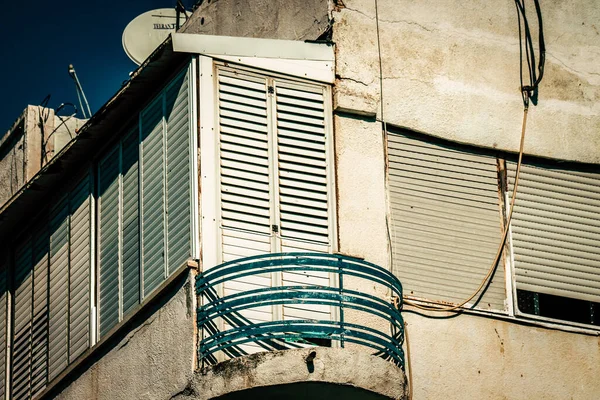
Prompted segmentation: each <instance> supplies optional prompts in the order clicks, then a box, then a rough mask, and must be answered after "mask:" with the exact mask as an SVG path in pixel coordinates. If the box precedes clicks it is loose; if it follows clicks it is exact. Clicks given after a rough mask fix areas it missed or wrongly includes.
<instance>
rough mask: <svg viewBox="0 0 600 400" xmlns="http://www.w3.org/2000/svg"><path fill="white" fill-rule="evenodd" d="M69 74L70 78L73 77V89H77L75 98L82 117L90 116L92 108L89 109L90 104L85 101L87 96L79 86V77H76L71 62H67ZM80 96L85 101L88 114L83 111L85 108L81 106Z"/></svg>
mask: <svg viewBox="0 0 600 400" xmlns="http://www.w3.org/2000/svg"><path fill="white" fill-rule="evenodd" d="M69 75H71V78H73V81H74V82H75V89H76V90H77V98H78V99H79V107H81V113H82V114H83V118H90V117H91V116H92V110H90V105H89V103H88V101H87V98H86V97H85V93H83V88H82V87H81V83H79V79H78V78H77V74H76V73H75V68H74V67H73V64H69ZM82 98H83V101H84V102H85V106H86V107H87V113H88V115H86V113H85V110H86V109H85V108H83V103H82V102H81V99H82Z"/></svg>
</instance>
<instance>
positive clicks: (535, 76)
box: [515, 0, 546, 108]
mask: <svg viewBox="0 0 600 400" xmlns="http://www.w3.org/2000/svg"><path fill="white" fill-rule="evenodd" d="M534 4H535V12H536V17H537V20H538V47H539V48H538V51H539V59H538V62H537V66H536V57H535V48H534V46H533V38H532V35H531V29H530V27H529V20H528V19H527V13H526V9H525V0H515V6H516V8H517V20H518V25H519V57H520V70H519V72H520V79H521V94H522V97H523V105H524V106H525V108H527V107H528V106H529V101H530V100H531V102H532V103H533V104H534V105H535V104H537V98H538V89H539V84H540V82H541V81H542V78H543V76H544V64H545V62H546V44H545V41H544V27H543V20H542V11H541V8H540V4H539V0H534ZM521 22H522V24H523V25H522V26H521ZM523 36H524V38H523ZM523 39H524V40H523ZM523 41H524V42H525V43H523ZM523 52H524V53H525V59H526V61H527V72H528V74H529V84H528V85H525V84H524V82H523Z"/></svg>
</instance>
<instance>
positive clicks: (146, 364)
mask: <svg viewBox="0 0 600 400" xmlns="http://www.w3.org/2000/svg"><path fill="white" fill-rule="evenodd" d="M193 291H194V284H193V280H192V278H191V275H190V277H188V276H187V274H184V276H182V277H181V278H179V279H178V281H177V282H176V283H175V287H174V288H173V289H172V290H169V291H167V293H164V294H161V296H160V297H162V298H164V299H168V300H166V301H165V303H162V302H161V303H159V304H157V305H156V306H155V310H154V311H152V312H151V314H150V315H146V316H144V320H143V321H141V322H140V323H138V324H137V325H136V326H135V327H134V328H133V329H132V330H131V331H130V332H128V333H127V334H126V335H125V336H124V337H122V338H121V339H119V341H118V342H117V343H115V344H114V345H112V348H111V349H110V350H109V351H108V353H107V354H103V355H100V356H99V357H100V358H99V359H98V360H97V361H96V362H95V363H94V364H93V365H92V366H90V367H89V368H87V369H86V370H85V372H83V373H82V374H81V375H80V376H78V377H75V378H74V380H73V382H72V383H71V384H70V385H69V386H68V387H66V388H65V389H64V390H63V391H62V393H60V394H59V395H58V396H57V397H56V398H57V399H61V400H82V399H86V400H88V399H89V400H96V399H98V400H100V399H106V400H121V399H122V400H130V399H148V400H154V399H169V398H171V397H172V396H175V395H177V394H178V393H179V392H181V391H182V390H183V389H184V388H185V386H186V385H187V383H188V381H189V379H190V378H191V377H192V374H193V371H194V368H195V365H194V363H195V357H194V355H195V351H196V349H195V340H194V337H195V327H194V321H195V319H194V315H195V312H196V310H195V309H194V306H193V304H194V303H193V298H194V293H193Z"/></svg>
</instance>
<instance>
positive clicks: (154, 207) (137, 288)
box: [98, 68, 192, 337]
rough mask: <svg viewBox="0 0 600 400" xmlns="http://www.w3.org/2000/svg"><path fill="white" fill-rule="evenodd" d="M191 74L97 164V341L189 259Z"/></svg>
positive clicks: (152, 106) (184, 74)
mask: <svg viewBox="0 0 600 400" xmlns="http://www.w3.org/2000/svg"><path fill="white" fill-rule="evenodd" d="M189 75H190V72H189V69H187V68H186V69H185V70H184V72H182V73H181V74H180V75H179V76H178V77H177V78H176V79H174V80H173V81H172V82H171V83H170V84H169V85H168V86H167V87H166V88H165V90H163V91H162V92H161V93H160V94H159V95H158V96H156V98H154V99H153V100H152V101H151V102H150V104H149V105H148V106H147V107H146V108H145V109H144V110H142V112H141V113H140V116H139V130H138V128H137V127H136V128H135V129H132V130H130V131H129V132H128V133H127V134H126V135H124V137H123V138H122V139H121V141H120V142H119V143H117V144H116V145H115V147H114V148H113V149H112V150H111V151H110V152H109V153H108V154H107V155H106V156H105V157H104V158H103V159H102V160H101V161H100V163H99V165H98V179H99V184H98V187H99V201H98V212H99V262H98V268H99V271H100V282H99V285H100V311H99V314H100V316H99V326H100V337H103V336H105V335H106V334H107V333H108V332H109V331H110V329H111V328H113V327H114V326H116V325H117V324H118V323H119V322H120V321H122V320H123V318H125V317H126V316H127V314H128V313H130V312H131V311H132V310H133V309H134V308H135V307H136V306H137V305H139V304H140V302H141V301H142V300H143V299H144V298H145V297H147V296H148V295H150V294H151V292H152V291H153V290H154V289H156V288H157V287H158V286H160V284H162V283H163V282H164V281H165V279H167V278H168V276H169V275H170V274H171V273H173V272H174V271H175V270H176V269H177V268H178V267H179V266H181V265H182V264H183V263H184V262H185V260H187V259H188V258H189V257H190V255H191V241H192V237H191V232H192V212H191V210H192V193H191V187H192V185H191V179H192V176H191V175H192V168H191V155H192V149H191V146H190V143H191V136H190V135H191V111H190V108H191V101H190V92H191V87H190V85H189V80H190V77H189ZM140 178H141V179H140ZM140 200H141V202H140ZM167 263H168V268H167ZM142 288H143V289H142Z"/></svg>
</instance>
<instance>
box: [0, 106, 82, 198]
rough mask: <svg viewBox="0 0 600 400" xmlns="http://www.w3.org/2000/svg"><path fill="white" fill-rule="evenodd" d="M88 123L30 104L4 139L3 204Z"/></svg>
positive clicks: (0, 158) (0, 152) (0, 146)
mask: <svg viewBox="0 0 600 400" xmlns="http://www.w3.org/2000/svg"><path fill="white" fill-rule="evenodd" d="M85 122H86V120H81V119H78V118H74V117H71V118H69V117H61V116H57V115H55V114H54V110H52V109H50V108H43V107H40V106H27V108H26V109H25V110H24V111H23V113H22V114H21V115H20V116H19V118H18V119H17V121H16V122H15V123H14V125H13V126H12V128H11V129H10V130H9V131H8V132H7V133H6V134H5V135H4V137H3V138H2V139H1V140H0V206H2V205H3V204H4V203H5V202H6V201H7V200H8V199H10V198H11V197H12V196H13V195H14V194H15V193H16V192H17V191H19V189H21V187H22V186H23V185H24V184H25V183H26V182H27V181H29V180H30V179H31V178H33V176H35V174H37V173H38V171H39V170H40V169H41V168H42V167H43V166H44V165H46V163H47V162H48V161H50V160H51V159H52V157H54V155H55V154H57V153H58V152H59V151H60V150H61V149H62V148H63V147H64V146H65V145H66V144H67V143H68V142H69V141H70V140H71V139H72V138H73V137H75V135H76V134H77V130H78V129H79V128H81V127H82V126H83V124H84V123H85Z"/></svg>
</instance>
